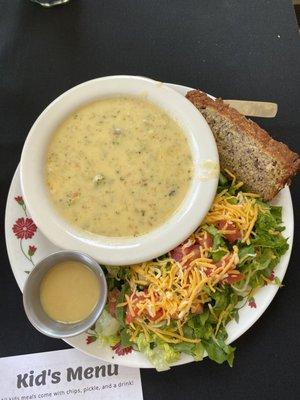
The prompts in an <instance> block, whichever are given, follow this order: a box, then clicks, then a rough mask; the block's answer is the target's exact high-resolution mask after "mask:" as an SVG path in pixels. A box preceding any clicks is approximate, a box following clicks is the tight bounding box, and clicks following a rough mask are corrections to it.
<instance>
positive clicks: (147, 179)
mask: <svg viewBox="0 0 300 400" xmlns="http://www.w3.org/2000/svg"><path fill="white" fill-rule="evenodd" d="M192 174H193V163H192V156H191V151H190V148H189V145H188V143H187V139H186V137H185V135H184V133H183V131H182V129H181V127H180V126H179V125H178V124H177V122H176V121H174V120H173V119H172V118H171V117H170V116H169V115H168V114H167V113H166V112H164V111H163V110H162V109H161V108H159V107H158V106H156V105H155V104H153V103H151V102H149V101H147V100H145V99H144V98H141V97H112V98H106V99H102V100H98V101H96V102H94V103H91V104H87V105H86V106H84V107H82V108H80V109H78V110H77V111H76V112H74V113H73V114H72V115H70V116H69V117H68V118H67V119H66V120H65V121H63V123H62V124H61V125H60V126H59V127H58V129H57V130H56V132H54V135H53V138H52V140H51V142H50V144H49V148H48V153H47V160H46V180H47V185H48V188H49V191H50V195H51V198H52V200H53V202H54V203H55V206H56V208H57V210H58V212H59V213H60V214H61V216H62V217H63V218H64V219H66V220H67V221H68V222H69V223H71V224H72V225H74V226H76V227H78V228H81V229H84V230H87V231H89V232H92V233H94V234H98V235H104V236H118V237H120V236H138V235H141V234H144V233H147V232H149V231H150V230H152V229H154V228H155V227H157V226H159V225H161V224H163V223H164V222H165V221H166V220H167V219H168V218H169V217H170V216H171V215H172V214H173V213H174V212H175V211H176V209H177V208H178V206H179V205H180V203H181V202H182V201H183V199H184V197H185V195H186V193H187V191H188V188H189V184H190V181H191V177H192Z"/></svg>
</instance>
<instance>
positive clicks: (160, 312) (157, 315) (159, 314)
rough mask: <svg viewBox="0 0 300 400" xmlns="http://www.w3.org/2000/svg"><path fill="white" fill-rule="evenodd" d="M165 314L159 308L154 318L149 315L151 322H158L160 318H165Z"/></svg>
mask: <svg viewBox="0 0 300 400" xmlns="http://www.w3.org/2000/svg"><path fill="white" fill-rule="evenodd" d="M163 314H164V312H163V310H162V309H161V308H159V309H158V310H157V311H156V313H155V315H154V316H153V317H152V316H151V315H150V314H149V315H148V319H149V320H150V321H153V322H154V321H156V320H158V319H159V318H161V317H162V316H163Z"/></svg>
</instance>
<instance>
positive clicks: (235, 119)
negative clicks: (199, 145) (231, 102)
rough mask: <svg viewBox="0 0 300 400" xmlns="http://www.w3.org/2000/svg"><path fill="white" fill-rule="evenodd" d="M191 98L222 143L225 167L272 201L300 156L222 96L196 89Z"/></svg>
mask: <svg viewBox="0 0 300 400" xmlns="http://www.w3.org/2000/svg"><path fill="white" fill-rule="evenodd" d="M186 97H187V99H188V100H190V101H191V102H192V103H193V104H194V106H196V107H197V108H198V110H199V111H200V112H201V113H202V115H203V116H204V118H205V119H206V121H207V123H208V124H209V126H210V128H211V130H212V132H213V134H214V136H215V139H216V143H217V147H218V151H219V157H220V164H221V168H222V169H223V170H224V169H228V170H229V171H231V172H232V173H234V174H235V175H236V177H237V179H238V180H240V181H242V182H244V184H245V187H246V188H247V189H248V190H249V191H252V192H254V193H257V194H259V195H260V196H261V197H262V198H263V199H264V200H266V201H269V200H271V199H273V197H275V196H276V194H277V193H278V192H279V191H280V190H281V189H282V188H283V187H284V186H285V185H286V184H290V181H291V178H292V177H293V176H294V175H295V174H296V173H297V171H298V170H299V169H300V159H299V155H298V154H297V153H294V152H292V151H291V150H290V149H289V148H288V147H287V146H286V145H285V144H283V143H281V142H277V141H276V140H274V139H272V138H271V137H270V135H268V133H267V132H266V131H265V130H263V129H261V128H260V127H259V126H258V125H257V124H256V123H255V122H253V121H251V120H250V119H247V118H246V117H245V116H243V115H242V114H240V113H239V112H238V111H237V110H235V109H233V108H231V107H229V106H228V105H226V104H224V103H223V101H222V100H220V99H217V100H212V99H211V98H210V97H208V96H207V95H206V94H205V93H202V92H200V91H198V90H192V91H190V92H188V93H187V95H186Z"/></svg>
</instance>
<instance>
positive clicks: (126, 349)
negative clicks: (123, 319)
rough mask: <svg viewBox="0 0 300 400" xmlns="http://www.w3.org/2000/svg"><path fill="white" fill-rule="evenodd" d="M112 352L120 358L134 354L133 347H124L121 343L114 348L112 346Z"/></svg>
mask: <svg viewBox="0 0 300 400" xmlns="http://www.w3.org/2000/svg"><path fill="white" fill-rule="evenodd" d="M111 348H112V350H113V351H114V352H115V353H116V354H118V356H125V355H126V354H129V353H131V352H132V346H129V347H123V346H122V345H121V342H120V343H117V344H115V345H114V346H111Z"/></svg>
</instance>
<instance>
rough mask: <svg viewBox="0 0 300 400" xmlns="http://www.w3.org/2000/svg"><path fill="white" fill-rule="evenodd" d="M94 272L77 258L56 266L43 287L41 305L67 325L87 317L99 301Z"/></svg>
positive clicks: (47, 274) (97, 285) (43, 281)
mask: <svg viewBox="0 0 300 400" xmlns="http://www.w3.org/2000/svg"><path fill="white" fill-rule="evenodd" d="M99 295H100V292H99V282H98V279H97V277H96V275H95V273H94V272H93V271H92V270H91V269H90V268H88V267H87V266H86V265H85V264H83V263H81V262H78V261H64V262H61V263H58V264H56V265H54V266H53V267H52V268H51V269H50V270H49V271H48V272H47V273H46V275H45V276H44V278H43V280H42V283H41V286H40V301H41V305H42V307H43V309H44V311H45V312H46V314H48V316H49V317H50V318H52V319H53V320H55V321H58V322H63V323H66V324H69V323H75V322H79V321H82V320H84V319H85V318H87V317H88V316H89V315H90V314H91V313H92V311H93V310H94V308H95V307H96V305H97V303H98V300H99Z"/></svg>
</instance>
